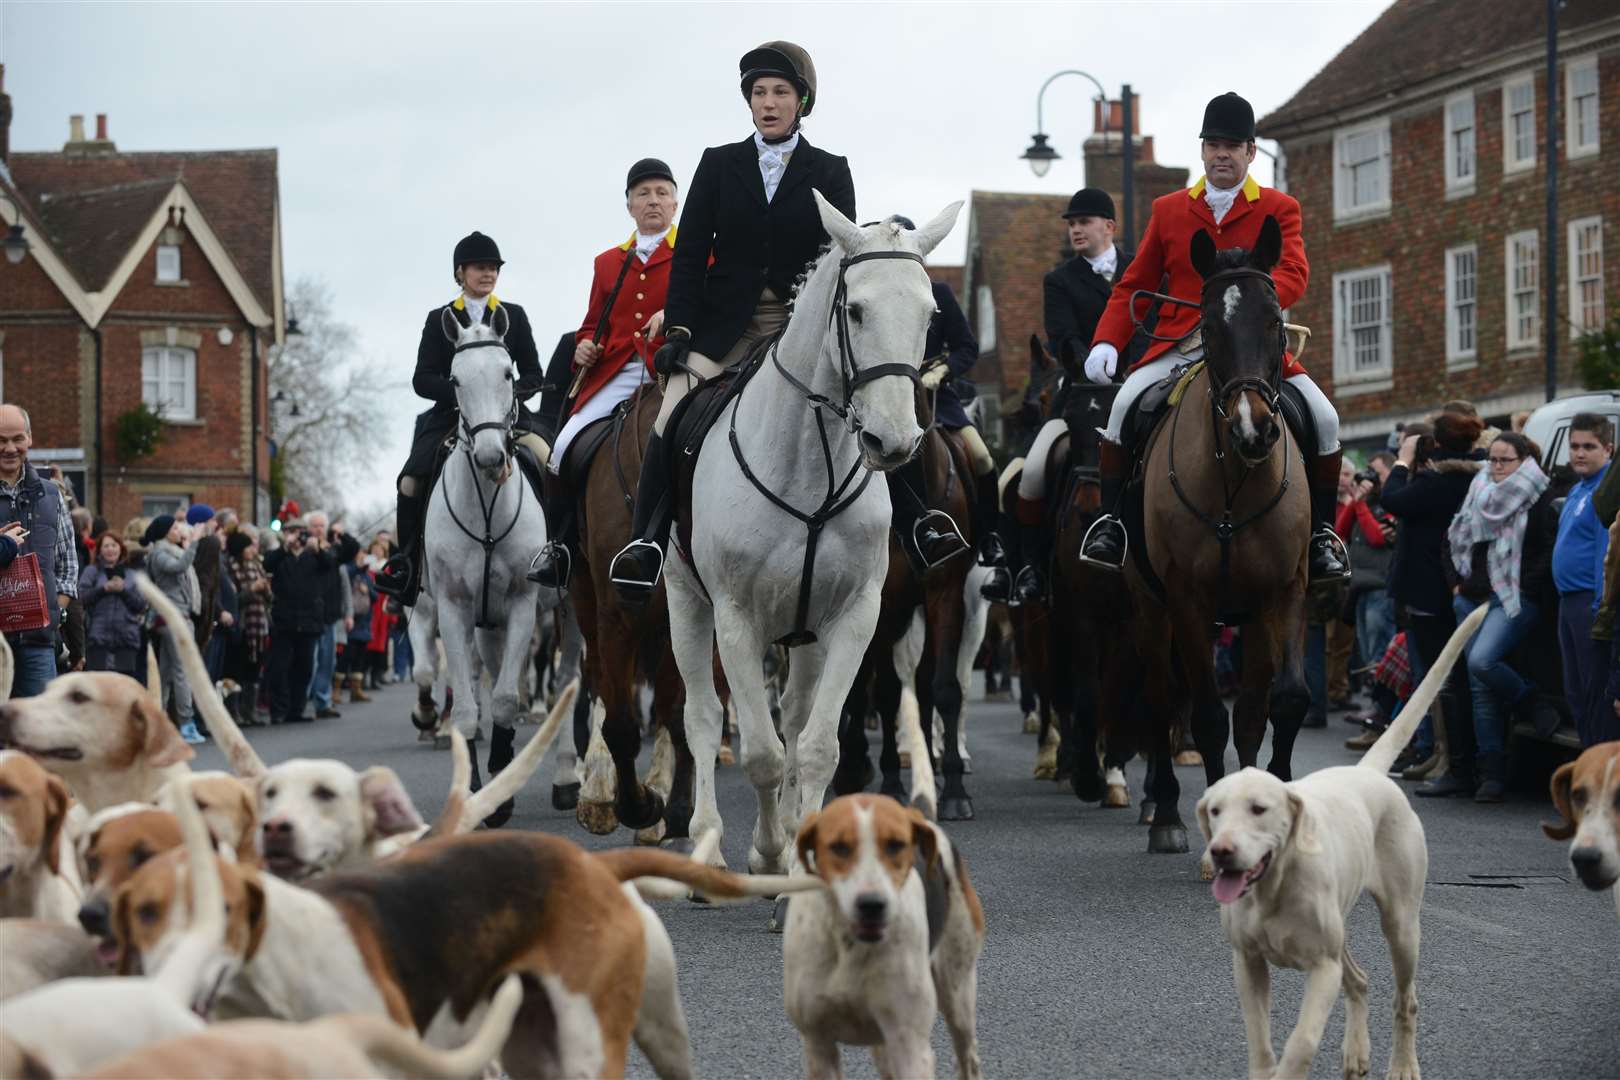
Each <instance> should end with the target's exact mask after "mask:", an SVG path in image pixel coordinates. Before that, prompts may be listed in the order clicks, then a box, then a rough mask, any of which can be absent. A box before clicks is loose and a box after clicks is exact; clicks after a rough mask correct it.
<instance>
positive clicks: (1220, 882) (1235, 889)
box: [1209, 870, 1249, 904]
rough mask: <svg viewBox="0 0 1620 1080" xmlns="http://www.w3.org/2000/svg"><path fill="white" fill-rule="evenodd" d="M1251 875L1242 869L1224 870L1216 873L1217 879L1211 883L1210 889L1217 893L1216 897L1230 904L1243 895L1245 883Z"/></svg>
mask: <svg viewBox="0 0 1620 1080" xmlns="http://www.w3.org/2000/svg"><path fill="white" fill-rule="evenodd" d="M1248 879H1249V875H1248V874H1247V873H1246V872H1245V871H1242V870H1222V871H1221V872H1220V873H1218V874H1216V875H1215V880H1214V881H1212V882H1210V883H1209V891H1210V892H1212V893H1214V894H1215V899H1217V900H1219V901H1220V902H1221V903H1223V904H1230V903H1231V902H1232V901H1234V900H1236V899H1237V898H1238V897H1240V896H1242V895H1243V885H1244V883H1245V882H1246V881H1248Z"/></svg>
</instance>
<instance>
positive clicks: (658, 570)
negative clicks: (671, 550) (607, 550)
mask: <svg viewBox="0 0 1620 1080" xmlns="http://www.w3.org/2000/svg"><path fill="white" fill-rule="evenodd" d="M640 548H650V549H651V550H652V551H653V553H654V554H656V555H657V556H658V565H657V566H656V567H655V568H654V569H653V575H652V580H651V581H642V580H641V579H640V578H630V577H621V576H620V575H619V562H620V560H621V559H623V558H624V557H625V556H627V555H629V554H630V553H631V552H632V551H636V550H638V549H640ZM663 576H664V549H663V547H662V546H661V545H659V544H655V543H653V542H652V541H650V540H632V541H630V542H629V543H628V544H626V545H624V547H623V548H621V549H620V551H619V553H618V554H617V555H615V556H613V564H612V565H611V566H609V567H608V580H609V581H610V582H612V583H613V584H614V585H616V586H618V587H620V588H626V589H642V590H645V591H646V592H652V591H653V590H654V589H656V588H658V581H659V579H660V578H662V577H663Z"/></svg>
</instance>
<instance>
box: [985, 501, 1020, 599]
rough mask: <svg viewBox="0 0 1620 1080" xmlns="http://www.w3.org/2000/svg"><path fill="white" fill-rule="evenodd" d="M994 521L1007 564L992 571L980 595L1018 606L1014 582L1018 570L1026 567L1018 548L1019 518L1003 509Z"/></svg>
mask: <svg viewBox="0 0 1620 1080" xmlns="http://www.w3.org/2000/svg"><path fill="white" fill-rule="evenodd" d="M992 521H993V522H994V523H995V529H996V537H997V540H998V542H999V545H998V546H999V547H1000V548H1001V553H1002V558H1003V560H1004V561H1005V563H1006V565H1005V566H998V567H996V568H995V569H994V570H992V571H991V573H990V580H989V581H986V582H985V583H984V584H983V585H981V586H980V587H979V595H980V596H983V597H984V598H985V599H986V600H988V601H990V602H991V603H993V604H1007V605H1009V606H1010V607H1017V606H1018V596H1017V594H1016V593H1014V592H1013V582H1014V581H1016V580H1018V572H1019V571H1020V570H1022V569H1023V568H1024V561H1023V555H1022V553H1021V552H1020V551H1019V548H1018V519H1017V518H1016V517H1014V516H1013V515H1012V514H1009V513H1007V512H1006V511H1005V510H1003V511H1001V512H1000V513H998V514H997V515H996V516H995V517H994V518H993V519H992Z"/></svg>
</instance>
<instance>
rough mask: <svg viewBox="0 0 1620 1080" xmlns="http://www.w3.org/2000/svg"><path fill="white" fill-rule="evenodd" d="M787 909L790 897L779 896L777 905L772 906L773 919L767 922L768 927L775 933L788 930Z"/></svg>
mask: <svg viewBox="0 0 1620 1080" xmlns="http://www.w3.org/2000/svg"><path fill="white" fill-rule="evenodd" d="M787 909H788V898H787V897H785V896H778V897H777V898H776V903H775V905H773V906H772V908H771V921H770V922H769V923H768V924H766V929H768V930H769V931H770V932H771V933H773V934H780V933H781V932H782V931H783V930H786V929H787Z"/></svg>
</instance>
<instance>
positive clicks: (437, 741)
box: [433, 735, 450, 750]
mask: <svg viewBox="0 0 1620 1080" xmlns="http://www.w3.org/2000/svg"><path fill="white" fill-rule="evenodd" d="M433 749H435V750H448V749H450V736H448V735H435V736H433Z"/></svg>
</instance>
